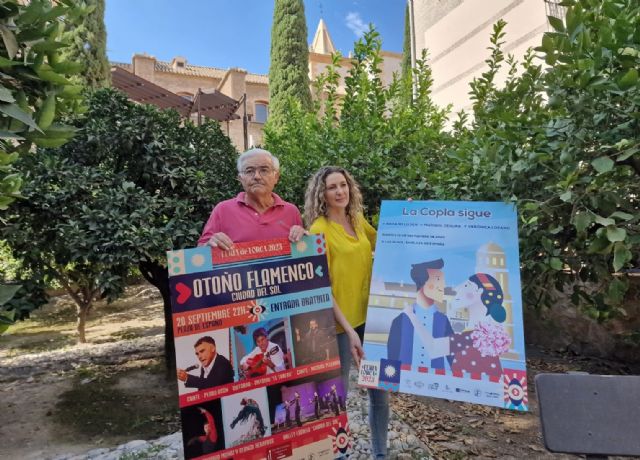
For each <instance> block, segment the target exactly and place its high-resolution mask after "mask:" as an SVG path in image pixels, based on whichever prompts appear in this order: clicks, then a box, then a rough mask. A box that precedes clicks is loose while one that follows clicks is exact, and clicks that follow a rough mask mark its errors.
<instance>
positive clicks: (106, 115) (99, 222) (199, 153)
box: [0, 89, 237, 363]
mask: <svg viewBox="0 0 640 460" xmlns="http://www.w3.org/2000/svg"><path fill="white" fill-rule="evenodd" d="M89 102H90V105H89V111H88V112H87V114H86V117H85V118H84V119H83V120H79V121H78V122H77V126H78V128H80V131H79V133H78V135H77V136H76V137H75V138H74V139H73V140H72V141H71V142H69V143H68V144H66V145H65V146H64V147H63V148H59V149H48V150H45V151H42V152H38V155H25V156H24V158H22V159H21V161H20V163H19V167H20V170H21V171H23V173H24V174H25V176H26V177H27V179H28V180H27V181H26V184H25V189H24V195H25V197H26V198H27V200H23V201H20V202H19V203H16V204H15V206H13V207H12V208H11V209H10V210H9V212H8V213H7V214H6V220H7V226H5V227H4V228H3V229H1V230H0V236H1V237H2V238H3V239H5V240H6V241H7V243H8V244H9V246H10V248H11V250H12V251H13V256H14V257H15V258H16V259H17V260H19V261H20V262H21V263H22V266H23V267H24V268H25V269H29V270H30V271H31V273H32V277H33V278H36V279H39V280H44V281H47V280H50V279H55V280H56V281H57V282H59V283H60V284H61V285H62V286H63V288H64V289H65V290H66V291H67V293H68V294H69V295H70V296H71V297H72V298H73V300H74V301H75V302H76V306H77V313H78V338H79V340H80V341H83V340H84V339H85V337H84V332H83V328H84V325H85V323H86V319H87V315H88V313H89V312H90V311H91V308H92V305H93V302H94V300H95V299H96V298H101V297H106V298H107V299H114V298H116V297H117V296H118V295H120V294H121V293H122V290H123V289H124V282H125V276H126V274H127V272H128V270H129V269H130V268H131V267H132V266H136V265H137V266H138V267H139V268H140V271H141V272H142V274H143V275H144V276H145V278H147V279H148V280H149V282H151V283H152V284H154V285H155V286H156V287H157V288H158V289H159V290H160V292H161V293H162V295H163V299H164V308H165V319H166V320H167V328H166V336H165V340H166V342H165V344H166V351H167V358H168V362H169V363H170V362H172V360H173V334H172V331H173V329H172V322H171V305H170V299H169V286H168V275H167V269H166V264H165V260H166V251H167V250H170V249H174V248H184V247H188V246H193V245H195V243H196V241H197V238H198V236H199V234H200V231H201V229H202V226H203V224H204V221H205V220H206V218H207V217H208V215H209V213H210V211H211V206H212V204H213V203H215V202H217V201H220V200H222V199H226V198H229V197H230V195H231V194H233V191H234V190H235V189H237V184H236V181H235V177H236V171H235V160H236V157H237V154H236V151H235V149H234V148H233V146H232V145H231V143H230V141H229V139H228V138H227V137H226V136H225V135H224V134H223V133H222V131H221V130H220V127H219V126H218V124H217V123H214V122H208V123H205V124H203V125H202V126H200V127H197V126H194V125H193V124H192V123H190V122H185V121H184V120H181V119H180V117H179V115H178V114H177V113H176V112H174V111H160V110H158V109H156V108H155V107H153V106H147V105H140V104H135V103H132V102H130V101H128V100H127V99H126V97H125V96H124V95H123V94H121V93H119V92H117V91H113V90H109V89H102V90H98V91H96V92H95V93H93V94H92V96H91V98H90V101H89Z"/></svg>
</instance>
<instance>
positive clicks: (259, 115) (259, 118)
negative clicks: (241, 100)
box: [253, 102, 269, 123]
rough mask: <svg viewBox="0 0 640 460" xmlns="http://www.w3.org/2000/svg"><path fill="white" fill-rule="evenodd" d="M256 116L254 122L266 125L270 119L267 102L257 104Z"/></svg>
mask: <svg viewBox="0 0 640 460" xmlns="http://www.w3.org/2000/svg"><path fill="white" fill-rule="evenodd" d="M255 108H256V114H255V116H254V117H253V121H255V122H256V123H265V122H266V121H267V118H269V105H268V104H267V103H266V102H256V105H255Z"/></svg>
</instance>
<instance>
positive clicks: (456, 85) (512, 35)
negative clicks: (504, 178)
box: [408, 0, 563, 113]
mask: <svg viewBox="0 0 640 460" xmlns="http://www.w3.org/2000/svg"><path fill="white" fill-rule="evenodd" d="M408 2H409V7H410V11H411V12H412V26H413V27H412V30H413V33H412V39H413V43H412V44H413V46H412V49H413V50H414V52H413V54H414V56H418V57H419V56H420V55H421V53H422V50H423V49H427V50H428V52H429V60H428V62H429V64H430V66H431V69H432V72H433V81H434V83H433V100H434V101H435V102H436V104H438V105H439V106H441V107H444V106H446V105H447V104H452V105H453V112H454V113H455V112H457V111H459V110H461V109H465V110H467V109H469V108H470V107H471V101H470V99H469V89H470V87H469V83H470V82H471V81H472V80H473V78H474V77H479V76H480V75H481V74H482V73H483V72H485V71H486V70H487V65H486V64H485V62H484V61H485V59H487V58H488V57H489V55H490V51H489V50H487V47H488V46H490V42H489V37H490V34H491V32H492V29H493V25H494V24H495V23H496V22H497V21H498V20H499V19H503V20H505V21H506V22H507V26H506V28H505V32H506V36H505V37H504V42H505V43H504V45H503V47H502V50H503V52H504V54H505V57H506V56H507V55H508V54H512V55H513V56H514V57H515V58H516V59H518V60H521V59H522V57H523V56H524V55H525V53H526V51H527V49H528V48H530V47H531V48H535V47H537V46H540V43H541V41H542V34H543V33H544V32H546V31H548V30H550V26H549V24H548V20H547V16H555V17H563V8H562V7H560V6H559V5H558V4H559V0H493V1H477V0H408ZM505 77H506V70H505V69H503V71H502V72H501V73H500V74H498V76H497V79H496V80H497V83H498V85H500V83H501V82H504V80H505Z"/></svg>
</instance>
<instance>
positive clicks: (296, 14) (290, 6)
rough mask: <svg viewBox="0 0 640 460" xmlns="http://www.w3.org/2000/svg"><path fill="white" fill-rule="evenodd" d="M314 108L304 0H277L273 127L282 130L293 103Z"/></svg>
mask: <svg viewBox="0 0 640 460" xmlns="http://www.w3.org/2000/svg"><path fill="white" fill-rule="evenodd" d="M290 98H293V99H295V100H297V101H299V102H300V104H301V106H302V107H303V108H304V109H309V108H311V92H310V90H309V48H308V45H307V22H306V19H305V15H304V4H303V3H302V0H276V2H275V7H274V10H273V25H272V27H271V63H270V66H269V123H270V124H271V125H273V126H274V127H276V128H277V127H279V126H281V125H282V124H283V123H284V121H285V120H286V118H287V117H288V113H287V107H288V103H289V99H290Z"/></svg>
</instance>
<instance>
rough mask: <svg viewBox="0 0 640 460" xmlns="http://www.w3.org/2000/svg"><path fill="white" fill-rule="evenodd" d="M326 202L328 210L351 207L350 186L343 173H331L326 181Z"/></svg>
mask: <svg viewBox="0 0 640 460" xmlns="http://www.w3.org/2000/svg"><path fill="white" fill-rule="evenodd" d="M324 186H325V191H324V200H325V202H326V203H327V208H332V209H346V208H347V206H348V205H349V184H348V183H347V179H346V178H345V177H344V175H343V174H342V173H339V172H335V173H331V174H329V175H328V176H327V178H326V179H325V180H324Z"/></svg>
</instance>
